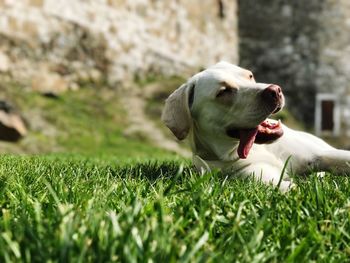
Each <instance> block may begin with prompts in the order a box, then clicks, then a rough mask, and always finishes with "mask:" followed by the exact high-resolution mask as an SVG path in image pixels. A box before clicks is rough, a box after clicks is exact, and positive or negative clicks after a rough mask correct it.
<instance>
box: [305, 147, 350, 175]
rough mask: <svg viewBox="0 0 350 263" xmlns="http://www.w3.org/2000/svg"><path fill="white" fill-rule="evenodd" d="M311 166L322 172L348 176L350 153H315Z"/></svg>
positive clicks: (341, 151) (335, 150) (339, 151)
mask: <svg viewBox="0 0 350 263" xmlns="http://www.w3.org/2000/svg"><path fill="white" fill-rule="evenodd" d="M311 166H313V167H314V168H316V169H319V170H322V171H330V172H334V173H347V174H350V151H344V150H338V149H334V150H327V151H323V152H320V153H317V155H316V157H315V158H314V160H313V161H312V162H311Z"/></svg>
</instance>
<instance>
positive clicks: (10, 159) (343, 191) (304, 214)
mask: <svg viewBox="0 0 350 263" xmlns="http://www.w3.org/2000/svg"><path fill="white" fill-rule="evenodd" d="M0 177H1V181H0V182H1V183H0V193H1V195H0V204H1V210H0V212H1V217H0V229H1V233H0V261H1V262H16V261H24V262H29V261H33V262H46V261H52V262H109V261H122V262H138V261H141V262H152V261H153V262H178V261H180V262H198V261H201V262H202V261H212V262H233V261H239V262H296V261H300V262H305V261H309V260H313V261H314V262H346V261H348V258H349V257H350V245H349V244H350V222H349V220H350V201H349V196H350V188H349V186H348V185H349V178H348V177H340V176H335V175H327V176H326V177H325V178H323V179H317V178H316V177H315V175H312V174H311V175H310V178H308V179H298V180H297V184H298V187H297V189H296V190H295V191H293V192H290V193H287V194H282V193H280V192H279V191H277V190H275V189H273V188H272V187H268V186H265V185H262V184H260V183H255V182H252V181H249V180H243V179H236V178H234V176H229V175H224V174H221V173H212V174H206V175H200V174H197V173H196V172H194V171H193V170H192V168H191V167H190V163H189V162H188V161H186V160H180V159H178V160H176V161H169V160H161V159H159V158H158V160H148V161H133V160H132V159H130V160H124V161H119V162H118V159H117V158H110V159H108V158H102V159H100V158H92V157H84V156H79V155H72V156H64V155H61V156H55V155H49V156H42V157H40V156H37V157H18V156H10V155H3V156H2V157H0Z"/></svg>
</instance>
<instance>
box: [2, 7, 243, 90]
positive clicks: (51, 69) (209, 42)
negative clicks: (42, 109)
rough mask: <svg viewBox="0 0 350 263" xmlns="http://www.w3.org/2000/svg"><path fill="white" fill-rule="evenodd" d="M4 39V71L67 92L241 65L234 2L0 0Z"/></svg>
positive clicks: (21, 78) (12, 75)
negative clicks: (223, 63) (222, 63)
mask: <svg viewBox="0 0 350 263" xmlns="http://www.w3.org/2000/svg"><path fill="white" fill-rule="evenodd" d="M199 6H200V8H198V7H199ZM0 37H1V38H0V72H3V73H9V74H10V75H11V77H14V78H16V79H18V80H23V81H24V82H28V81H29V80H30V81H31V85H32V86H38V84H35V83H42V82H43V80H42V79H41V78H40V76H42V75H43V74H45V75H49V76H50V75H52V76H51V77H53V78H56V82H60V83H61V89H62V90H65V89H67V88H77V86H78V85H77V83H78V84H79V83H80V82H84V81H91V80H92V81H100V79H101V78H103V76H107V80H108V81H109V83H110V84H112V85H114V84H115V83H117V82H121V81H123V82H125V81H128V80H132V79H133V78H134V77H144V76H145V75H146V74H149V73H161V74H165V75H174V74H177V75H181V74H189V72H191V73H192V72H193V71H196V70H198V69H199V68H201V67H206V66H207V65H210V64H213V63H215V62H216V61H218V60H221V59H225V60H229V61H232V62H237V60H238V47H237V46H238V44H237V43H238V40H237V15H236V3H235V1H229V0H206V1H200V0H194V1H191V4H189V1H186V0H171V1H160V0H84V1H83V0H60V1H57V0H21V1H18V0H0ZM38 75H39V76H38ZM33 79H34V80H33ZM51 82H52V81H51ZM45 86H50V85H49V84H47V85H45ZM34 88H36V89H42V88H43V87H40V84H39V87H34Z"/></svg>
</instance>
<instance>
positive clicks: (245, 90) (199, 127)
mask: <svg viewBox="0 0 350 263" xmlns="http://www.w3.org/2000/svg"><path fill="white" fill-rule="evenodd" d="M283 105H284V97H283V94H282V91H281V88H280V87H279V86H277V85H274V84H263V83H256V81H255V79H254V76H253V74H252V72H250V71H249V70H246V69H243V68H240V67H238V66H235V65H232V64H230V63H227V62H220V63H218V64H216V65H214V66H212V67H210V68H208V69H206V70H204V71H202V72H200V73H198V74H196V75H194V76H193V77H192V78H190V79H189V80H188V81H187V83H186V84H183V85H182V86H181V87H179V88H178V89H177V90H175V91H174V92H173V93H172V94H171V95H170V96H169V98H168V99H167V100H166V104H165V108H164V111H163V115H162V120H163V121H164V122H165V124H166V125H167V127H168V128H169V129H170V130H171V131H172V132H173V133H174V135H175V136H176V137H177V138H178V139H179V140H182V139H184V138H185V137H186V136H187V135H188V133H189V131H190V129H191V127H192V126H194V127H195V132H199V133H203V134H206V135H207V136H206V137H207V138H208V137H212V138H215V139H222V140H225V139H229V140H239V141H240V143H239V146H238V155H239V157H240V158H246V157H247V155H248V153H249V150H250V148H251V147H252V145H253V143H254V142H255V143H269V142H272V141H274V140H276V139H277V138H279V137H280V136H282V134H283V131H282V128H281V125H280V123H279V122H276V123H271V122H268V121H267V120H266V118H267V117H268V116H269V115H271V114H272V113H275V112H277V111H279V110H280V109H281V108H282V107H283Z"/></svg>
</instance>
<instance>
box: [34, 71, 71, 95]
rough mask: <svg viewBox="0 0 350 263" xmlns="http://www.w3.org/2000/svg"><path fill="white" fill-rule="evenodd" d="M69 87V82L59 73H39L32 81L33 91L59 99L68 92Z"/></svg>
mask: <svg viewBox="0 0 350 263" xmlns="http://www.w3.org/2000/svg"><path fill="white" fill-rule="evenodd" d="M68 87H69V83H68V81H67V80H65V79H64V78H63V77H61V76H60V75H58V74H57V73H51V72H39V73H38V74H37V75H35V76H33V79H32V90H33V91H37V92H40V93H41V94H43V95H46V96H50V97H57V96H58V95H60V94H61V93H63V92H65V91H67V90H68Z"/></svg>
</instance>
